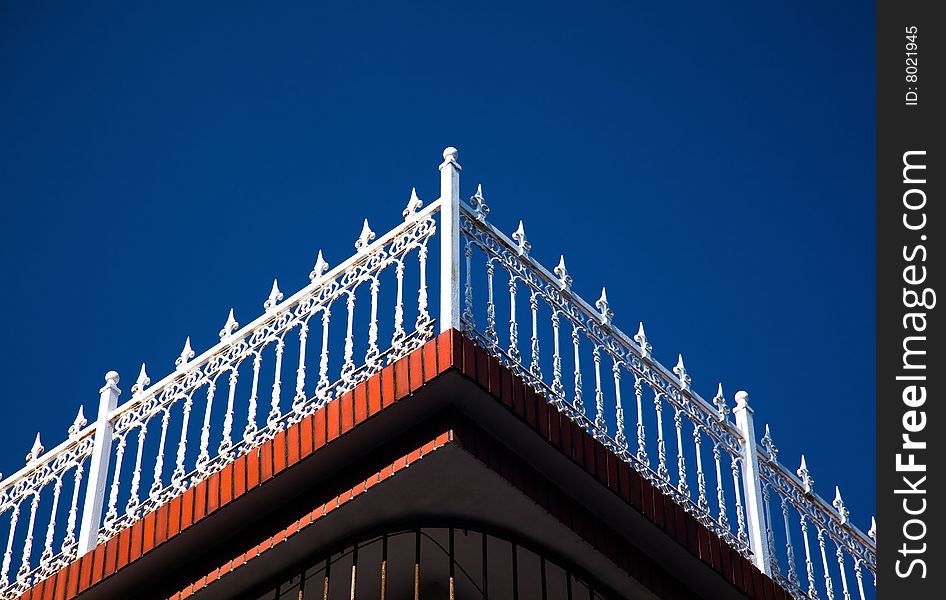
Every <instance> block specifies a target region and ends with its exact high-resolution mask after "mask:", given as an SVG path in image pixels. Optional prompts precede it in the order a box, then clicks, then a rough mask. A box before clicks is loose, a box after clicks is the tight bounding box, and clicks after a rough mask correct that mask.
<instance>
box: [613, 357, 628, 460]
mask: <svg viewBox="0 0 946 600" xmlns="http://www.w3.org/2000/svg"><path fill="white" fill-rule="evenodd" d="M611 375H612V376H613V378H614V405H615V419H616V420H617V430H616V431H615V432H614V441H615V442H617V445H618V449H620V451H621V452H622V453H623V452H627V437H625V435H624V406H623V405H622V404H621V363H620V362H618V359H617V358H614V357H612V362H611Z"/></svg>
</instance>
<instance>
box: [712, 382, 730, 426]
mask: <svg viewBox="0 0 946 600" xmlns="http://www.w3.org/2000/svg"><path fill="white" fill-rule="evenodd" d="M713 404H714V405H715V406H716V410H718V411H719V420H720V421H725V420H726V419H727V418H728V417H729V405H728V404H726V395H725V394H723V384H722V383H720V384H719V386H718V387H717V388H716V396H715V397H714V398H713Z"/></svg>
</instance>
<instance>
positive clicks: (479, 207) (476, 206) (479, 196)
mask: <svg viewBox="0 0 946 600" xmlns="http://www.w3.org/2000/svg"><path fill="white" fill-rule="evenodd" d="M470 206H472V207H473V212H475V213H476V219H477V220H478V221H480V222H485V221H486V217H487V216H488V215H489V206H487V205H486V200H485V198H483V186H482V184H479V183H478V184H476V193H475V194H473V195H472V196H470Z"/></svg>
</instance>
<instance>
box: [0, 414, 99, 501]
mask: <svg viewBox="0 0 946 600" xmlns="http://www.w3.org/2000/svg"><path fill="white" fill-rule="evenodd" d="M94 433H95V423H94V422H93V423H92V424H88V425H84V426H82V427H81V429H77V430H74V431H73V432H70V434H69V437H67V438H66V439H65V440H64V441H62V442H60V443H59V444H57V445H56V447H55V448H52V449H51V450H49V451H43V453H42V454H39V455H38V456H36V457H35V458H32V459H31V460H28V461H27V463H26V465H24V466H23V467H20V468H19V469H17V470H16V472H14V473H11V474H10V475H8V476H7V477H6V478H5V479H4V480H3V481H0V495H2V494H4V493H5V492H7V491H8V490H9V489H11V488H12V487H14V486H15V485H16V483H17V482H18V481H19V480H21V479H22V478H23V477H25V476H26V475H29V474H30V473H33V472H34V471H37V470H39V469H42V468H43V467H44V466H45V465H47V464H49V463H51V462H53V461H54V460H55V459H56V457H57V456H59V455H61V454H62V453H64V452H66V451H67V450H70V449H71V448H74V447H75V446H78V445H79V444H80V443H82V442H83V440H85V439H87V438H90V437H92V435H93V434H94Z"/></svg>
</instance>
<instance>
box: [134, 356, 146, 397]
mask: <svg viewBox="0 0 946 600" xmlns="http://www.w3.org/2000/svg"><path fill="white" fill-rule="evenodd" d="M150 383H151V378H150V377H148V371H146V370H145V364H144V363H141V370H140V371H139V372H138V380H137V381H135V385H133V386H131V394H132V395H133V396H134V395H135V394H140V393H141V392H143V391H145V388H146V387H147V386H148V385H149V384H150Z"/></svg>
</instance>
